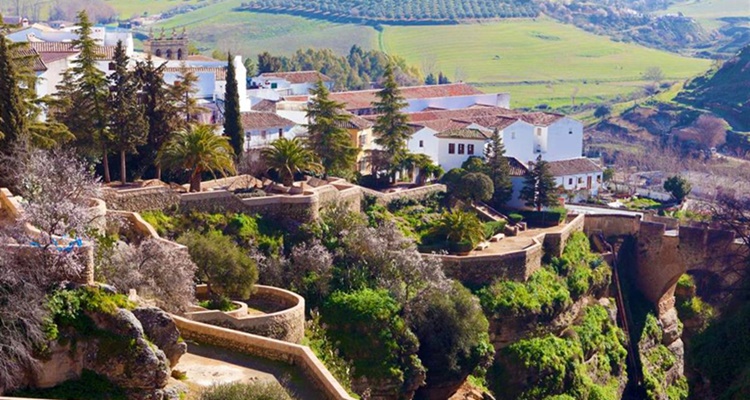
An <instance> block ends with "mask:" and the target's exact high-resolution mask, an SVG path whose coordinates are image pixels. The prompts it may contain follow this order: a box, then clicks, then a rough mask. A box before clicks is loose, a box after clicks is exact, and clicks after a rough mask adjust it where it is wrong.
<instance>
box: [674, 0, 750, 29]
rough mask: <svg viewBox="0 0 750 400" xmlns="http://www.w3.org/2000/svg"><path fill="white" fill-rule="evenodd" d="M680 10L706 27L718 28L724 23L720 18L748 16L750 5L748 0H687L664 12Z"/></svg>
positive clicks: (675, 12)
mask: <svg viewBox="0 0 750 400" xmlns="http://www.w3.org/2000/svg"><path fill="white" fill-rule="evenodd" d="M679 12H681V13H683V14H685V16H688V17H692V18H695V19H696V20H697V21H698V22H699V23H700V24H701V25H702V26H703V27H704V28H706V29H716V28H719V27H721V26H722V25H723V24H724V23H723V22H722V21H719V18H723V17H747V16H748V14H750V6H749V5H748V2H747V0H687V1H683V2H678V3H675V4H673V5H672V6H670V7H669V8H667V9H666V10H665V11H663V12H662V13H664V14H677V13H679Z"/></svg>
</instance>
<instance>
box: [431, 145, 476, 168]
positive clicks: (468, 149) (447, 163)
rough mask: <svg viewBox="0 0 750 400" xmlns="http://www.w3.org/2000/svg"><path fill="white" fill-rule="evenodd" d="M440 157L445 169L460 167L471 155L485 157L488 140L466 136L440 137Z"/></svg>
mask: <svg viewBox="0 0 750 400" xmlns="http://www.w3.org/2000/svg"><path fill="white" fill-rule="evenodd" d="M437 142H438V157H439V159H440V166H441V167H443V169H444V170H445V171H450V170H452V169H453V168H460V167H461V164H463V163H464V161H466V160H467V159H469V157H472V156H475V157H484V146H485V143H486V140H483V139H464V138H438V140H437Z"/></svg>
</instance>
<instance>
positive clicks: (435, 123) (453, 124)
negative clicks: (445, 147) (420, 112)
mask: <svg viewBox="0 0 750 400" xmlns="http://www.w3.org/2000/svg"><path fill="white" fill-rule="evenodd" d="M410 125H413V126H418V127H422V126H423V127H426V128H430V129H432V130H434V131H437V132H442V131H445V130H449V129H462V128H466V127H467V126H468V125H470V123H469V122H465V121H456V120H454V119H447V118H445V119H431V120H428V121H422V122H419V123H414V124H410Z"/></svg>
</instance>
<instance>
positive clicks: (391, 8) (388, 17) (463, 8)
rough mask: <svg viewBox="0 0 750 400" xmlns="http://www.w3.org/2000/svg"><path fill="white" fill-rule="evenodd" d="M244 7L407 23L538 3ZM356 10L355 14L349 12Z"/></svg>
mask: <svg viewBox="0 0 750 400" xmlns="http://www.w3.org/2000/svg"><path fill="white" fill-rule="evenodd" d="M245 9H248V10H260V11H267V12H278V13H287V14H299V15H310V16H315V17H318V18H325V19H330V18H335V19H339V18H346V19H350V20H352V21H361V20H367V21H378V22H395V21H399V22H409V23H416V22H422V21H432V22H435V21H440V22H447V21H457V20H462V19H485V18H519V17H536V16H537V15H538V13H539V11H538V8H537V4H536V3H534V2H530V1H513V0H505V1H489V0H469V1H465V2H459V1H441V2H439V3H438V4H435V3H434V2H430V1H426V0H408V1H403V2H398V3H383V2H379V1H374V0H356V1H348V2H340V1H327V0H313V1H302V0H259V1H257V2H253V3H250V4H248V5H247V6H246V7H245ZM352 9H354V10H356V15H353V14H352Z"/></svg>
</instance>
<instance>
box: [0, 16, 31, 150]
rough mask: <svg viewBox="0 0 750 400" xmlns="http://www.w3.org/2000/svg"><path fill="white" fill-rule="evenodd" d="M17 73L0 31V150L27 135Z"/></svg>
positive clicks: (7, 45) (5, 148) (7, 148)
mask: <svg viewBox="0 0 750 400" xmlns="http://www.w3.org/2000/svg"><path fill="white" fill-rule="evenodd" d="M19 83H20V82H19V76H18V71H17V68H16V66H15V63H14V62H13V55H12V54H11V49H10V46H9V43H8V41H7V40H6V39H5V36H4V35H2V31H0V93H3V95H2V96H0V149H2V151H3V152H5V151H7V150H9V149H10V146H9V145H10V143H13V142H15V141H16V140H18V139H19V138H23V137H25V136H26V135H27V134H28V131H27V124H26V115H25V111H24V103H25V99H24V98H23V97H22V93H21V89H20V87H21V86H20V85H19Z"/></svg>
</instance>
